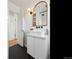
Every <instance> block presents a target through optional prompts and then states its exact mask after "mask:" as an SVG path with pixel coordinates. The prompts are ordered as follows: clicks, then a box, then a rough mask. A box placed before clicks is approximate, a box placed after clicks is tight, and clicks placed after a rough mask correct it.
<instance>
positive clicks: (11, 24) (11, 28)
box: [8, 12, 16, 40]
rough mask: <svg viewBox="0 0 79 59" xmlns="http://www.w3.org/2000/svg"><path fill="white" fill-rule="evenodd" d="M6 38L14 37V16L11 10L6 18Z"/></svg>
mask: <svg viewBox="0 0 79 59" xmlns="http://www.w3.org/2000/svg"><path fill="white" fill-rule="evenodd" d="M8 32H9V34H8V38H9V40H14V39H16V18H15V16H14V13H13V12H9V18H8Z"/></svg>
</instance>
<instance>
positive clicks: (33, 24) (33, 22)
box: [32, 1, 48, 26]
mask: <svg viewBox="0 0 79 59" xmlns="http://www.w3.org/2000/svg"><path fill="white" fill-rule="evenodd" d="M41 2H43V3H46V5H47V17H46V25H35V24H36V22H35V21H36V19H35V20H34V19H32V26H47V25H48V23H47V22H48V20H47V19H48V4H47V2H46V1H40V2H38V3H37V4H36V5H35V6H34V8H33V12H34V11H35V8H36V6H37V5H38V4H40V3H41ZM33 15H34V13H33ZM34 16H35V15H34ZM34 16H33V18H34Z"/></svg>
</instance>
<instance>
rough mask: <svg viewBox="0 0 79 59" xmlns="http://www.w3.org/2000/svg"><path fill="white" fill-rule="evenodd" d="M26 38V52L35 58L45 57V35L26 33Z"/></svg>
mask: <svg viewBox="0 0 79 59" xmlns="http://www.w3.org/2000/svg"><path fill="white" fill-rule="evenodd" d="M26 39H27V40H26V41H27V43H26V47H27V53H29V54H30V55H31V56H33V57H34V58H35V59H46V58H47V48H48V46H47V43H48V42H47V35H38V34H37V35H36V34H33V33H28V34H27V38H26Z"/></svg>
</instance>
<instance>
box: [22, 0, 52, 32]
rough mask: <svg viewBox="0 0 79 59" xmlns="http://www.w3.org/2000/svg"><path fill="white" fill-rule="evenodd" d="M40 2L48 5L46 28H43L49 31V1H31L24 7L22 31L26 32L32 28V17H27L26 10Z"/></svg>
mask: <svg viewBox="0 0 79 59" xmlns="http://www.w3.org/2000/svg"><path fill="white" fill-rule="evenodd" d="M40 1H46V2H47V4H48V20H47V22H48V26H44V28H48V30H50V29H49V27H50V23H49V22H50V18H49V17H50V13H49V12H50V11H49V8H50V5H49V4H50V1H49V0H34V1H32V2H31V3H30V4H29V5H28V7H26V8H25V9H24V12H25V16H24V21H23V29H24V30H25V31H28V30H30V28H31V27H32V16H30V15H28V13H27V9H28V8H31V9H32V8H33V7H34V6H35V5H36V3H38V2H40Z"/></svg>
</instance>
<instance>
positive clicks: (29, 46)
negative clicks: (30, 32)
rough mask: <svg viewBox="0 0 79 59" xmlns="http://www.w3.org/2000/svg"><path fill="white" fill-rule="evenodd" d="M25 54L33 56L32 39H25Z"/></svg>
mask: <svg viewBox="0 0 79 59" xmlns="http://www.w3.org/2000/svg"><path fill="white" fill-rule="evenodd" d="M27 53H29V54H30V55H31V56H32V57H35V56H34V38H32V37H27Z"/></svg>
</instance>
